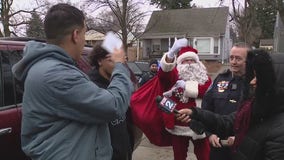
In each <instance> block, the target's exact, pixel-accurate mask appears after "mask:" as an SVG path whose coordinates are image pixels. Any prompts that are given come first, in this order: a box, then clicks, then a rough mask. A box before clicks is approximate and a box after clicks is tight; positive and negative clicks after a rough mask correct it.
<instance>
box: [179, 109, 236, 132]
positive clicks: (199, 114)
mask: <svg viewBox="0 0 284 160" xmlns="http://www.w3.org/2000/svg"><path fill="white" fill-rule="evenodd" d="M179 113H180V114H177V120H180V121H182V122H188V123H190V121H191V120H192V119H193V120H196V121H199V122H201V123H202V124H203V125H204V127H205V130H207V131H209V132H211V133H214V134H217V135H219V136H224V137H227V136H231V135H234V134H233V124H234V120H235V112H233V113H231V114H229V115H219V114H216V113H213V112H210V111H207V110H203V109H200V108H192V109H181V110H179Z"/></svg>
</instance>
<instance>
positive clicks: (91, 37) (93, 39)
mask: <svg viewBox="0 0 284 160" xmlns="http://www.w3.org/2000/svg"><path fill="white" fill-rule="evenodd" d="M104 39H105V35H104V34H102V33H100V32H98V31H95V30H89V31H87V32H86V33H85V40H86V43H87V44H88V45H92V46H94V45H96V44H97V43H101V42H102V41H103V40H104Z"/></svg>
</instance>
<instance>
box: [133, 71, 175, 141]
mask: <svg viewBox="0 0 284 160" xmlns="http://www.w3.org/2000/svg"><path fill="white" fill-rule="evenodd" d="M162 93H163V88H162V85H161V83H160V81H159V78H158V76H155V77H153V78H152V79H151V80H149V81H148V82H147V83H145V84H144V85H143V86H141V87H140V88H139V89H138V90H137V91H136V92H134V93H133V94H132V96H131V99H130V107H131V114H132V119H133V123H134V124H135V125H136V126H137V127H139V128H140V129H141V130H142V131H143V133H144V134H145V135H146V137H147V138H148V139H149V141H150V142H151V143H152V144H154V145H157V146H171V135H170V134H169V133H168V132H167V131H166V130H165V125H164V122H163V118H162V111H161V110H160V109H159V108H158V106H157V103H156V97H157V96H158V95H162Z"/></svg>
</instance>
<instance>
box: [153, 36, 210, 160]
mask: <svg viewBox="0 0 284 160" xmlns="http://www.w3.org/2000/svg"><path fill="white" fill-rule="evenodd" d="M160 66H161V67H160V70H159V72H158V77H159V79H160V82H161V84H162V86H163V88H164V90H165V92H164V93H163V95H164V96H167V97H169V98H170V99H172V100H173V101H175V102H176V103H177V106H176V109H177V110H180V109H182V108H191V107H196V100H197V99H198V98H202V96H203V95H204V94H205V92H206V90H207V89H208V87H209V86H210V85H211V79H210V77H208V76H207V70H206V67H205V66H204V65H203V63H202V62H201V61H200V60H199V57H198V55H197V50H196V49H194V48H192V47H191V46H188V41H187V39H185V38H183V39H179V40H176V41H175V43H174V45H173V46H172V48H171V49H170V50H169V52H167V53H166V54H164V56H163V57H162V59H161V62H160ZM163 120H164V125H165V128H166V130H167V131H168V132H169V133H170V134H171V135H172V146H173V151H174V159H175V160H186V157H187V149H188V145H189V140H192V142H193V144H194V153H195V155H196V157H197V159H198V160H209V151H210V147H209V144H208V140H207V139H206V138H205V134H202V135H198V134H197V133H195V132H194V131H193V130H192V129H191V128H190V127H189V125H188V124H185V123H182V122H179V121H176V120H175V117H174V115H173V114H167V113H163Z"/></svg>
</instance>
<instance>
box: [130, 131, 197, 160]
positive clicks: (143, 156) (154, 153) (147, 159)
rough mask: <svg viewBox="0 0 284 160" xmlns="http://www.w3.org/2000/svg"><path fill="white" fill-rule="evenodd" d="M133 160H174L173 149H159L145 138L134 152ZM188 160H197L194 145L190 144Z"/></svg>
mask: <svg viewBox="0 0 284 160" xmlns="http://www.w3.org/2000/svg"><path fill="white" fill-rule="evenodd" d="M132 159H133V160H174V156H173V150H172V147H158V146H155V145H153V144H151V143H150V142H149V140H148V139H147V137H145V136H143V138H142V142H141V143H140V145H139V146H138V147H137V149H136V150H135V151H134V152H133V157H132ZM187 160H197V159H196V157H195V155H194V153H193V145H192V144H190V146H189V152H188V154H187Z"/></svg>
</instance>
